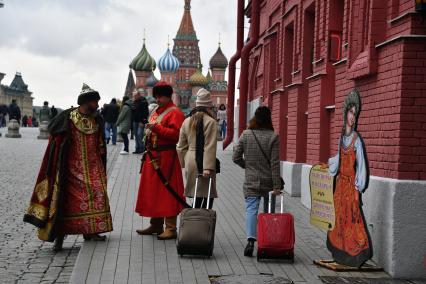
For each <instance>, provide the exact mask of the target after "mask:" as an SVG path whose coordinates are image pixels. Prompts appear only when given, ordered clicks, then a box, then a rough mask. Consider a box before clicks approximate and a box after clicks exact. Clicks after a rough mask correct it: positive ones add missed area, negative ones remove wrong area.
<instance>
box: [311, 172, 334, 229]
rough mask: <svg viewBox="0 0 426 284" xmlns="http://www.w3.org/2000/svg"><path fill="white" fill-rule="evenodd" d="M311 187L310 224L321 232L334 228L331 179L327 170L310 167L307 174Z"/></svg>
mask: <svg viewBox="0 0 426 284" xmlns="http://www.w3.org/2000/svg"><path fill="white" fill-rule="evenodd" d="M309 185H310V187H311V224H312V225H314V226H315V227H318V228H320V229H323V230H331V229H332V228H333V227H334V222H335V216H334V202H333V177H332V176H330V175H329V173H328V168H326V167H324V168H323V167H322V166H321V165H315V166H313V167H312V169H311V172H310V174H309Z"/></svg>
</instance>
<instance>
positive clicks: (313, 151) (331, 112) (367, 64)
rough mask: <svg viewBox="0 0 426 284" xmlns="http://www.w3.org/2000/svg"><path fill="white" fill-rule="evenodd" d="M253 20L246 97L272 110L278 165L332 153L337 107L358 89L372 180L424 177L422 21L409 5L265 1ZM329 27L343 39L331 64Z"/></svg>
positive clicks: (339, 119)
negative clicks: (255, 29) (256, 33)
mask: <svg viewBox="0 0 426 284" xmlns="http://www.w3.org/2000/svg"><path fill="white" fill-rule="evenodd" d="M307 13H308V14H307ZM309 13H311V14H309ZM312 13H314V14H312ZM260 15H261V21H260V23H261V27H260V40H259V44H258V46H257V47H256V48H255V49H254V50H253V52H252V56H251V61H250V63H251V66H250V74H249V94H250V95H249V100H254V99H256V98H258V97H260V96H262V97H263V101H264V104H267V105H269V106H270V107H271V109H272V113H273V120H274V126H275V128H276V131H277V132H278V133H279V134H280V137H281V143H282V144H281V147H280V150H281V153H280V157H281V159H283V160H284V159H285V160H287V161H291V162H303V163H308V164H315V163H318V162H320V161H326V160H327V158H328V157H329V156H331V155H335V154H336V151H337V143H338V140H339V137H340V134H341V129H342V125H343V114H342V105H343V101H344V99H345V98H346V96H347V94H348V93H349V92H350V91H351V90H352V89H354V88H357V89H358V90H359V91H360V93H361V100H362V112H361V115H360V118H359V124H358V131H359V132H360V133H361V135H362V137H363V138H364V142H365V145H366V149H367V155H368V159H369V165H370V172H371V174H372V175H375V176H382V177H390V178H397V179H422V180H426V83H425V82H426V39H425V38H422V37H416V36H417V35H420V36H425V35H426V22H424V21H422V19H421V17H419V15H418V14H416V13H414V1H412V0H390V1H379V0H345V1H344V4H343V3H342V2H341V1H340V0H327V1H322V0H304V1H301V0H292V1H283V0H266V1H263V2H262V5H261V14H260ZM309 15H314V18H312V16H309ZM308 20H309V21H313V23H314V28H313V31H312V30H311V29H312V28H310V24H309V22H306V21H308ZM289 28H290V30H289ZM289 31H290V33H289ZM331 31H334V32H336V31H337V32H341V35H342V38H341V41H342V50H341V52H342V53H341V54H342V60H341V61H340V62H337V63H335V62H332V61H330V60H329V58H330V56H329V35H330V32H331ZM288 35H292V37H293V38H292V42H293V45H291V43H289V36H288ZM407 36H409V37H410V38H409V37H407ZM413 37H414V38H413ZM284 39H286V41H284ZM312 40H313V42H311V41H312ZM271 45H272V46H271ZM312 47H313V48H312ZM272 60H275V61H272ZM256 62H257V64H256ZM271 62H274V63H275V66H276V69H275V66H274V65H272V64H271ZM275 70H276V74H275V73H274V72H275ZM311 75H312V76H311ZM274 77H275V78H274ZM333 105H334V106H335V108H333V107H332V106H333ZM326 107H327V109H326ZM306 111H307V115H306V114H305V112H306Z"/></svg>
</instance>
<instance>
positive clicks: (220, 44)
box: [219, 33, 222, 47]
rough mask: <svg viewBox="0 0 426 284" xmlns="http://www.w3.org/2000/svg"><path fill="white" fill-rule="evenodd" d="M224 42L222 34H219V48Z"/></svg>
mask: <svg viewBox="0 0 426 284" xmlns="http://www.w3.org/2000/svg"><path fill="white" fill-rule="evenodd" d="M221 44H222V42H221V34H220V33H219V47H220V46H221Z"/></svg>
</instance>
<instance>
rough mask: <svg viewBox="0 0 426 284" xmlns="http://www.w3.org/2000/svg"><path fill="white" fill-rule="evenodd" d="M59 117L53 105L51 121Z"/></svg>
mask: <svg viewBox="0 0 426 284" xmlns="http://www.w3.org/2000/svg"><path fill="white" fill-rule="evenodd" d="M57 115H58V110H57V109H56V108H55V106H53V105H52V108H51V109H50V120H52V119H54V118H55V117H56V116H57Z"/></svg>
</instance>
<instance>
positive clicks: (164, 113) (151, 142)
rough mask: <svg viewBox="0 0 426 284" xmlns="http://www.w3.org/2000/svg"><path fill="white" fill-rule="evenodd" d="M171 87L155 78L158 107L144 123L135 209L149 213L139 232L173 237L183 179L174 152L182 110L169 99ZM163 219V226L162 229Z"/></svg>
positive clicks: (154, 91) (180, 209)
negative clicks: (143, 227) (145, 225)
mask: <svg viewBox="0 0 426 284" xmlns="http://www.w3.org/2000/svg"><path fill="white" fill-rule="evenodd" d="M172 94H173V88H172V87H171V86H170V85H168V84H167V83H166V82H159V83H157V85H155V87H154V89H153V96H154V98H156V100H157V104H158V108H157V109H156V110H154V111H153V112H152V114H151V116H150V118H149V123H148V124H147V125H146V129H147V130H146V132H145V134H146V148H147V150H146V152H145V153H144V156H143V158H142V161H143V165H142V172H141V180H140V185H139V194H138V200H137V203H136V212H137V213H139V215H141V216H144V217H151V220H150V223H151V225H150V226H149V227H148V228H146V229H144V230H137V231H136V232H137V233H138V234H140V235H154V234H156V235H157V238H158V239H159V240H167V239H175V238H176V236H177V233H176V219H177V215H179V213H180V212H181V211H182V209H183V207H184V204H185V203H184V200H185V199H184V197H183V190H184V188H183V179H182V170H181V166H180V162H179V159H178V156H177V152H176V144H177V142H178V140H179V131H180V128H181V126H182V123H183V121H184V119H185V116H184V114H183V113H182V111H180V109H179V108H178V107H176V106H175V105H174V104H173V102H172ZM164 223H165V225H166V228H165V229H164Z"/></svg>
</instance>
